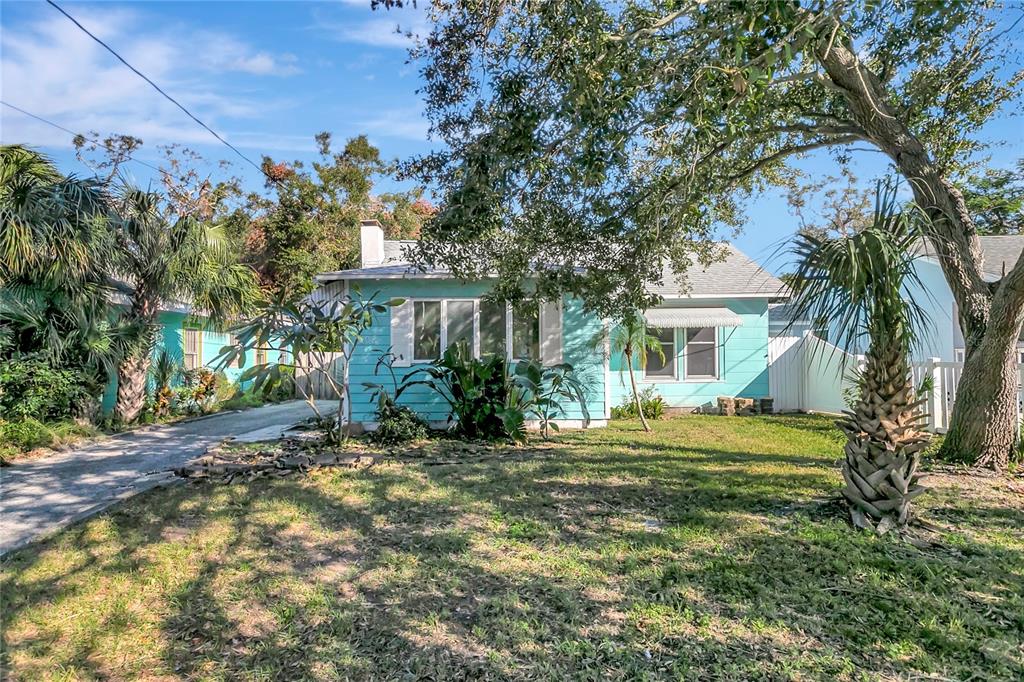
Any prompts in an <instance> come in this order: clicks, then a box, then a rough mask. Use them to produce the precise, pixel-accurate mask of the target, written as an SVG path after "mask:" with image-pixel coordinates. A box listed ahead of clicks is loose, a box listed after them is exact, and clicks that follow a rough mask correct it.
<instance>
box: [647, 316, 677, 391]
mask: <svg viewBox="0 0 1024 682" xmlns="http://www.w3.org/2000/svg"><path fill="white" fill-rule="evenodd" d="M648 331H649V333H650V334H651V335H652V336H656V337H657V338H658V344H659V345H660V346H661V353H662V354H663V355H664V356H665V359H664V360H663V359H662V358H661V356H660V355H658V352H657V351H655V350H648V351H647V367H646V368H645V369H644V377H645V378H647V379H673V378H675V376H676V330H675V329H672V328H667V329H650V330H648Z"/></svg>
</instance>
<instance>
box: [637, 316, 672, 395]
mask: <svg viewBox="0 0 1024 682" xmlns="http://www.w3.org/2000/svg"><path fill="white" fill-rule="evenodd" d="M659 343H660V340H659ZM646 352H647V351H646V350H645V351H644V353H646ZM665 362H666V363H669V362H670V363H672V364H671V366H672V375H671V376H665V375H660V376H649V375H648V374H647V368H646V367H644V369H643V381H644V383H648V384H668V383H678V382H679V329H678V328H676V327H673V328H672V355H671V356H670V355H669V354H668V353H666V354H665Z"/></svg>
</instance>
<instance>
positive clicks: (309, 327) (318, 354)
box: [215, 287, 402, 443]
mask: <svg viewBox="0 0 1024 682" xmlns="http://www.w3.org/2000/svg"><path fill="white" fill-rule="evenodd" d="M359 294H360V292H359V289H358V287H352V290H351V293H350V294H348V295H347V296H346V297H344V298H342V299H340V300H335V301H330V302H320V301H315V300H312V299H311V298H309V297H304V298H301V299H299V300H293V299H291V298H290V297H289V296H288V294H287V293H280V294H278V295H277V297H276V298H275V299H274V300H272V301H270V302H269V303H266V304H264V305H263V306H261V308H260V310H259V313H258V314H257V315H256V317H254V318H253V319H252V320H250V321H248V322H244V323H242V324H239V325H237V326H235V327H234V328H233V329H232V332H233V333H234V334H235V337H236V339H237V341H236V343H235V345H232V346H224V347H223V348H222V349H221V352H220V354H219V355H218V357H217V360H216V363H215V364H216V365H217V366H227V365H229V364H231V363H232V362H235V361H236V360H238V361H239V363H240V364H243V363H244V361H245V352H246V351H247V350H250V349H256V348H264V349H268V350H271V351H277V359H276V360H274V361H270V359H269V357H268V362H265V363H261V364H258V365H253V366H252V367H250V368H249V369H247V370H246V371H244V372H243V373H242V375H241V377H240V380H241V381H250V380H251V381H253V382H254V384H253V388H254V390H257V391H258V390H269V389H270V388H271V387H273V386H276V385H279V384H280V383H281V382H282V381H286V380H287V379H288V378H289V376H290V375H293V374H295V373H297V372H299V371H304V372H306V373H307V375H309V376H313V375H316V376H320V377H323V378H324V379H325V380H326V381H327V383H328V384H329V385H330V387H331V389H332V390H333V391H334V392H335V394H336V395H337V396H338V410H337V418H336V420H335V422H336V423H335V425H334V427H333V428H331V429H330V430H329V433H331V437H332V439H334V440H335V441H336V442H339V443H340V442H343V441H344V440H345V438H346V431H345V426H346V424H349V423H351V421H352V400H351V395H350V393H349V386H348V381H347V380H346V377H345V376H344V373H345V372H347V367H348V364H349V361H350V360H351V359H352V354H353V353H354V352H355V349H356V347H357V346H358V345H359V342H360V341H362V339H363V334H364V333H365V332H366V330H367V329H369V328H370V325H371V324H373V316H374V314H382V313H384V312H386V311H387V309H388V308H389V307H391V306H396V305H401V304H402V299H392V300H390V301H387V302H384V303H375V302H374V301H373V297H372V296H371V297H369V298H367V299H363V298H361V297H360V295H359ZM336 353H341V355H342V376H340V377H339V376H338V374H337V371H336V364H335V363H334V362H332V356H334V355H335V354H336ZM282 370H284V371H282ZM296 387H297V388H298V390H299V392H300V393H301V394H302V396H303V398H304V399H305V400H306V402H307V403H308V404H309V407H310V409H311V410H312V411H313V413H314V414H315V415H316V417H317V419H319V420H320V421H321V422H326V421H327V420H326V419H325V417H324V415H323V414H322V413H321V412H320V409H319V408H318V407H317V405H316V396H314V395H313V392H312V391H310V390H308V389H307V388H306V387H304V386H303V385H302V384H301V383H299V382H296Z"/></svg>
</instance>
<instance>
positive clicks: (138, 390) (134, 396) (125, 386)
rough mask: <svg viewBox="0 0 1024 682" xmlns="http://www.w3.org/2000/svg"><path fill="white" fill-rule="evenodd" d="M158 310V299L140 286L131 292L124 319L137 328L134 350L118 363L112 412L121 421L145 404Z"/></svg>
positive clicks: (129, 418)
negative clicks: (115, 395)
mask: <svg viewBox="0 0 1024 682" xmlns="http://www.w3.org/2000/svg"><path fill="white" fill-rule="evenodd" d="M159 310H160V301H159V299H155V298H154V297H150V296H147V295H146V294H145V292H143V291H142V290H141V289H140V288H136V290H135V292H134V294H133V295H132V305H131V308H130V309H129V310H128V312H127V314H126V316H125V317H126V320H127V321H128V322H130V323H131V324H134V325H136V326H137V328H138V334H139V336H138V338H137V339H136V340H135V343H134V344H133V350H132V352H131V353H129V354H128V355H127V356H126V357H125V358H124V359H123V360H122V361H121V364H120V365H118V367H117V402H115V404H114V416H115V417H116V418H117V419H118V421H120V422H121V423H124V424H128V423H131V422H133V421H135V420H136V419H138V418H139V414H141V413H142V408H143V407H144V406H145V404H146V376H147V374H148V372H149V362H150V355H151V351H152V343H153V337H154V332H155V323H156V318H157V315H158V314H159Z"/></svg>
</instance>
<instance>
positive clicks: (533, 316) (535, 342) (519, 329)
mask: <svg viewBox="0 0 1024 682" xmlns="http://www.w3.org/2000/svg"><path fill="white" fill-rule="evenodd" d="M512 357H514V358H530V359H537V358H540V309H539V308H538V307H537V305H536V304H533V303H530V302H527V303H524V304H523V305H521V306H519V307H517V308H516V309H514V310H513V311H512Z"/></svg>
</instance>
